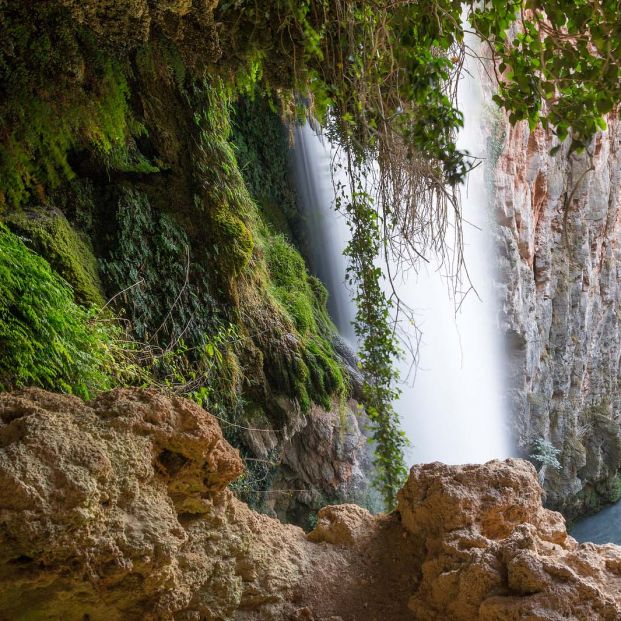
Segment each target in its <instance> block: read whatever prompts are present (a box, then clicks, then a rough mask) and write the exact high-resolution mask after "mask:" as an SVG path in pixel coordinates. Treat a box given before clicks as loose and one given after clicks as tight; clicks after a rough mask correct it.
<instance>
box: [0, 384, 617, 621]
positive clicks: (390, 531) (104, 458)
mask: <svg viewBox="0 0 621 621" xmlns="http://www.w3.org/2000/svg"><path fill="white" fill-rule="evenodd" d="M242 467H243V465H242V461H241V459H240V458H239V454H238V452H237V450H235V449H233V448H232V447H231V446H230V445H228V444H227V443H226V441H225V440H224V439H223V437H222V434H221V432H220V429H219V427H218V424H217V422H216V420H215V419H214V418H213V417H212V416H210V415H209V414H207V413H206V412H205V411H204V410H202V409H201V408H199V407H198V406H196V405H195V404H194V403H192V402H190V401H187V400H185V399H181V398H169V397H165V396H163V395H162V394H159V393H157V392H156V391H154V390H127V389H117V390H115V391H112V392H109V393H105V394H103V395H102V396H100V397H99V398H98V399H96V400H95V401H93V402H91V403H88V404H85V403H84V402H82V401H80V400H79V399H77V398H75V397H68V396H60V395H57V394H53V393H49V392H45V391H42V390H38V389H31V390H24V391H21V392H15V393H8V394H2V395H0V618H2V619H11V620H21V619H24V620H25V619H28V620H33V619H62V620H63V621H73V620H74V619H75V620H79V621H84V620H85V619H89V620H91V621H97V620H100V619H101V620H102V621H103V620H104V619H105V620H110V619H119V620H120V619H123V620H132V619H141V620H149V619H151V620H155V619H162V620H172V619H175V620H191V619H193V620H198V619H208V620H228V619H238V620H248V621H249V620H257V621H259V620H260V621H270V620H271V621H277V620H282V621H285V620H291V621H294V620H298V621H302V620H306V621H339V620H341V621H372V620H378V621H379V620H380V619H381V620H385V621H405V620H407V619H413V620H417V619H418V620H421V621H446V620H447V619H451V620H452V621H475V620H481V621H514V620H516V619H532V620H533V621H534V620H540V621H544V620H546V621H550V620H553V619H559V620H560V619H575V620H578V621H587V620H588V621H599V620H602V621H614V620H616V619H618V618H619V616H620V615H621V548H619V547H616V546H613V545H606V546H596V545H592V544H583V545H578V544H577V543H576V542H575V541H574V540H573V539H572V538H571V537H569V536H568V535H567V533H566V531H565V525H564V521H563V518H562V517H561V515H560V514H558V513H554V512H552V511H549V510H546V509H543V508H542V506H541V488H540V487H539V484H538V482H537V478H536V473H535V471H534V469H533V467H532V466H531V465H530V464H528V463H527V462H523V461H519V460H507V461H506V462H498V461H496V462H490V463H488V464H485V465H482V466H454V467H450V466H444V465H442V464H430V465H426V466H420V467H415V468H413V469H412V471H411V473H410V478H409V480H408V482H407V484H406V486H405V487H404V489H403V490H402V491H401V493H400V496H399V506H398V511H397V512H396V513H394V514H391V515H387V516H386V515H383V516H377V517H374V516H372V515H370V514H369V513H368V512H367V511H366V510H364V509H362V508H360V507H357V506H355V505H343V506H331V507H326V508H325V509H323V510H322V511H321V512H320V515H319V521H318V524H317V527H316V528H315V530H314V531H312V532H311V533H310V534H309V535H306V534H305V533H304V532H303V531H302V530H301V529H300V528H298V527H295V526H287V525H283V524H281V523H280V522H278V521H277V520H274V519H272V518H269V517H267V516H265V515H260V514H257V513H254V512H253V511H251V510H249V508H248V507H247V506H246V505H244V504H243V503H241V502H240V501H239V500H237V499H236V498H235V497H234V496H233V495H232V494H231V493H230V492H229V491H228V490H227V489H226V485H227V483H229V482H231V481H232V480H233V479H234V478H235V477H237V476H238V475H239V474H240V473H241V471H242Z"/></svg>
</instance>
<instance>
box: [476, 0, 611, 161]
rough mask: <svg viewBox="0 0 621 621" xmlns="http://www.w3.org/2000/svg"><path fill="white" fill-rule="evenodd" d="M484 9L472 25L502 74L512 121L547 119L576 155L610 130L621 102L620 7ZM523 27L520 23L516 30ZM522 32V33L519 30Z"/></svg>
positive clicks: (565, 1) (561, 2)
mask: <svg viewBox="0 0 621 621" xmlns="http://www.w3.org/2000/svg"><path fill="white" fill-rule="evenodd" d="M525 5H526V7H527V8H528V13H525V12H524V11H523V8H524V5H523V3H522V2H521V1H517V0H513V1H511V2H505V3H498V2H492V1H489V0H488V1H486V2H483V3H480V4H479V5H476V7H475V9H474V11H473V13H472V15H471V18H470V21H471V23H472V25H473V26H474V27H475V29H476V30H477V31H478V32H479V33H480V35H481V36H482V37H483V38H484V39H485V40H487V41H489V43H490V48H491V50H492V51H493V52H494V54H495V56H496V60H497V62H498V70H499V73H500V74H501V80H500V83H501V87H500V90H499V92H498V93H497V94H496V95H495V97H494V98H495V100H496V101H497V103H498V104H499V105H501V106H503V107H504V108H506V109H507V110H508V111H509V112H510V119H511V121H512V122H516V121H518V120H524V119H526V120H528V122H529V124H530V126H531V128H534V127H535V126H536V125H537V124H538V123H539V122H540V121H541V122H542V123H543V125H544V126H545V127H550V128H551V129H553V130H554V132H555V133H556V135H557V136H558V138H559V140H561V141H563V140H564V139H565V138H566V137H567V136H568V135H569V134H570V132H571V139H572V149H578V150H582V149H584V148H585V147H586V146H587V145H588V143H589V141H590V139H591V138H592V136H593V135H594V134H595V133H596V132H598V131H599V130H603V129H605V128H606V122H605V120H604V115H605V114H608V113H609V112H612V110H613V109H614V108H615V106H616V105H617V104H618V102H619V101H620V100H621V40H620V38H619V36H618V35H619V33H621V13H620V12H619V7H618V5H617V4H616V3H614V2H603V3H602V2H596V1H595V0H543V1H529V2H526V3H525ZM516 22H517V24H516ZM516 26H517V27H516Z"/></svg>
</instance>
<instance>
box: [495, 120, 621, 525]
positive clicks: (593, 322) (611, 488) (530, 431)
mask: <svg viewBox="0 0 621 621" xmlns="http://www.w3.org/2000/svg"><path fill="white" fill-rule="evenodd" d="M607 122H608V128H607V129H606V131H604V132H600V133H599V134H597V136H596V137H595V138H594V139H593V141H592V143H591V144H590V145H589V147H588V149H587V150H586V153H584V154H582V155H578V154H576V153H573V154H570V153H569V142H570V141H569V140H568V141H566V143H564V144H563V145H560V149H559V151H558V153H556V154H555V155H550V149H552V148H553V147H555V146H559V145H558V142H557V140H556V139H555V138H554V137H553V136H552V134H551V133H550V132H546V131H544V130H543V129H542V128H537V129H535V130H534V131H530V130H529V128H528V124H527V123H524V122H521V123H517V124H516V125H515V126H511V125H510V123H509V122H508V120H507V119H506V118H505V117H504V116H502V115H499V116H498V118H496V120H495V121H494V122H490V123H489V124H488V131H489V136H490V144H492V145H495V147H494V150H495V151H496V152H498V153H499V155H498V159H497V161H494V162H493V163H492V164H491V166H490V168H489V170H488V173H489V177H490V183H491V196H492V209H493V214H494V216H495V218H496V220H497V229H496V230H497V246H498V248H499V256H500V259H499V267H498V278H497V280H498V282H497V289H498V291H499V296H500V306H501V324H502V328H503V331H504V333H505V335H506V348H507V354H508V359H509V373H508V378H507V381H508V384H509V399H508V403H507V406H508V410H509V412H510V415H511V416H510V418H511V423H512V426H513V429H514V432H515V437H516V441H517V445H518V448H519V450H520V454H521V455H523V456H525V457H529V456H530V455H531V454H533V452H534V450H533V449H534V443H535V442H536V441H537V440H546V441H547V442H549V443H550V444H551V445H552V446H554V447H555V448H557V449H558V450H559V451H560V453H559V461H560V468H558V469H556V468H554V467H551V466H550V465H545V464H541V466H542V467H541V472H540V475H541V479H542V480H543V484H544V488H545V491H546V503H547V505H548V506H550V507H551V508H555V509H559V510H562V511H563V512H564V513H565V515H567V516H569V517H573V516H576V515H578V514H582V513H586V512H589V511H593V510H594V509H596V508H598V506H599V505H600V504H602V503H605V502H611V501H614V500H616V499H618V498H619V497H620V496H621V485H620V484H619V479H618V477H617V472H618V471H619V469H620V467H621V428H620V425H619V417H618V412H619V411H621V390H620V383H619V382H620V378H621V372H620V371H621V369H620V366H619V364H620V362H619V361H620V360H621V313H620V312H619V309H620V306H621V286H620V283H621V277H620V274H619V268H618V266H619V265H620V259H621V255H620V252H621V246H620V245H619V240H620V239H621V217H620V216H621V124H620V123H619V120H618V119H617V118H615V117H614V116H611V117H610V118H608V120H607Z"/></svg>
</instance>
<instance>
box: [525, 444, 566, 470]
mask: <svg viewBox="0 0 621 621" xmlns="http://www.w3.org/2000/svg"><path fill="white" fill-rule="evenodd" d="M533 447H534V448H533V450H534V452H533V453H532V454H531V455H530V458H531V459H533V460H534V461H536V462H538V463H539V465H540V466H549V467H550V468H554V469H555V470H558V469H559V468H560V467H561V464H560V462H559V460H558V456H559V455H560V453H561V450H560V449H558V448H556V447H555V446H554V445H553V444H552V443H551V442H550V441H549V440H546V439H545V438H537V439H536V440H535V442H534V445H533Z"/></svg>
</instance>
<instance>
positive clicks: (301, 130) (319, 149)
mask: <svg viewBox="0 0 621 621" xmlns="http://www.w3.org/2000/svg"><path fill="white" fill-rule="evenodd" d="M334 157H336V153H335V151H334V149H333V148H332V147H331V145H330V143H329V141H328V140H327V139H326V138H325V137H323V136H319V135H317V134H316V133H315V132H314V131H313V129H312V128H311V126H310V124H308V123H306V124H305V125H302V126H296V127H295V142H294V147H293V149H292V153H291V162H292V168H293V178H294V182H295V187H296V192H297V196H298V202H299V205H300V208H301V210H302V214H303V217H304V230H305V232H306V235H307V240H308V251H309V254H310V256H309V260H310V268H311V271H312V272H313V274H315V275H316V276H317V277H318V278H319V279H320V280H321V281H322V282H323V284H324V285H325V286H326V289H327V290H328V312H329V313H330V316H331V317H332V321H333V322H334V324H335V325H336V327H337V328H338V330H339V333H340V335H341V336H342V337H343V338H344V339H345V340H346V341H347V343H348V344H349V345H350V347H352V348H353V349H355V343H356V336H355V334H354V330H353V327H352V322H353V321H354V318H355V316H356V308H355V306H354V304H353V302H352V301H351V296H350V294H349V291H348V289H347V286H346V284H345V272H346V270H347V258H346V257H345V256H343V251H344V250H345V247H346V246H347V242H348V241H349V228H348V227H347V222H346V221H345V218H344V217H343V215H342V214H341V213H339V212H338V211H337V210H336V207H335V197H334V184H333V179H332V172H331V170H332V169H331V167H332V161H333V159H334Z"/></svg>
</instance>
